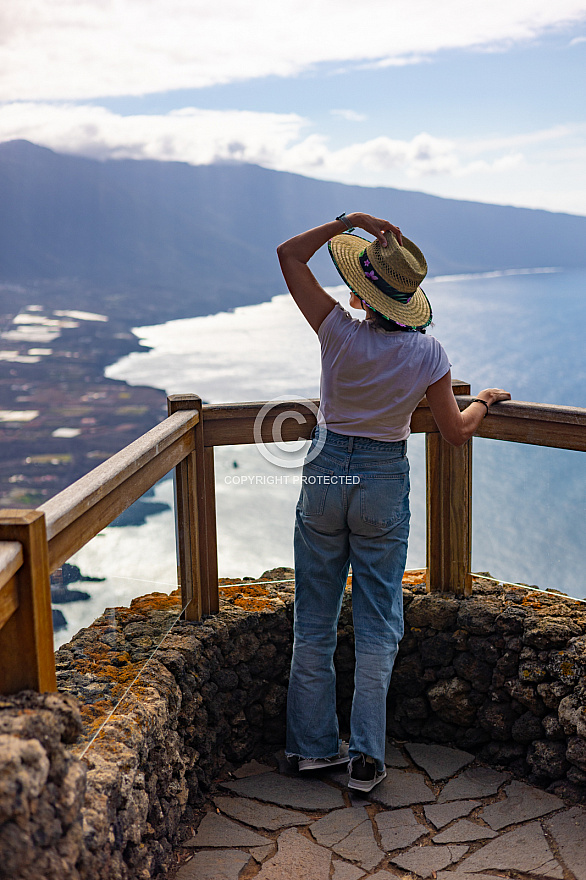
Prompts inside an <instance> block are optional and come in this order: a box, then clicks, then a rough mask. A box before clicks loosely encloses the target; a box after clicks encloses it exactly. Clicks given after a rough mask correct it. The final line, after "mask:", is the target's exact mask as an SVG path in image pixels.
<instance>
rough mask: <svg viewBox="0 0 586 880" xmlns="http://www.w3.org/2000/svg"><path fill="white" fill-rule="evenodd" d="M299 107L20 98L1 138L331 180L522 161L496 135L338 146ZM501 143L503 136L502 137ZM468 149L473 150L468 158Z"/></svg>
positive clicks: (104, 155) (6, 116)
mask: <svg viewBox="0 0 586 880" xmlns="http://www.w3.org/2000/svg"><path fill="white" fill-rule="evenodd" d="M308 127H309V123H308V122H307V120H305V119H303V118H302V117H301V116H297V115H296V114H292V113H291V114H278V113H254V112H249V111H237V110H232V111H219V110H200V109H198V108H195V107H186V108H183V109H181V110H175V111H173V112H171V113H168V114H166V115H160V116H156V115H148V116H147V115H144V116H120V115H117V114H115V113H113V112H112V111H110V110H107V109H106V108H104V107H97V106H93V105H78V104H58V105H56V104H43V103H26V102H25V103H14V104H7V105H5V106H4V107H3V109H2V114H1V115H0V140H14V139H19V138H22V139H25V140H30V141H33V142H34V143H38V144H42V145H43V146H47V147H50V148H51V149H54V150H56V151H58V152H63V153H75V154H81V155H84V156H89V157H91V158H93V159H112V158H113V159H123V158H124V159H157V160H165V161H182V162H190V163H192V164H194V165H198V164H208V163H211V162H222V161H239V162H252V163H255V164H259V165H264V166H266V167H269V168H275V169H277V170H283V171H295V172H299V173H301V174H310V175H315V176H320V177H326V178H328V179H342V180H343V179H352V178H354V179H356V180H357V181H358V182H360V181H361V180H362V182H365V181H366V180H367V179H369V175H375V176H376V175H379V176H381V175H382V176H384V175H385V174H386V173H388V172H391V171H393V170H400V171H401V172H402V173H404V174H405V175H406V176H407V177H408V178H412V179H418V178H425V177H429V176H434V175H439V174H444V175H446V174H447V175H453V176H456V177H457V176H462V175H466V174H470V173H477V172H490V171H499V170H501V169H503V168H509V167H510V166H511V164H515V163H518V162H520V161H522V156H521V154H520V153H519V152H517V153H516V154H514V155H513V154H512V153H511V145H512V139H502V147H503V148H504V149H505V151H506V152H505V154H504V155H501V156H497V157H496V158H494V159H491V160H488V159H487V158H486V156H485V155H483V156H482V158H477V157H478V156H479V154H486V153H487V152H491V151H492V152H494V150H495V149H497V148H496V147H495V146H494V144H493V143H492V142H491V141H488V142H486V145H485V147H484V148H481V145H480V142H473V143H472V144H468V143H466V142H457V141H454V140H448V139H445V138H437V137H434V136H433V135H431V134H428V133H426V132H421V133H420V134H417V135H416V136H415V137H413V138H412V139H411V140H396V139H392V138H389V137H385V136H381V137H377V138H372V139H370V140H367V141H361V142H357V143H354V144H351V145H349V146H345V147H339V148H333V147H332V146H331V145H330V143H329V141H328V139H327V138H326V137H325V136H324V135H321V134H319V133H315V132H310V133H306V129H307V128H308ZM500 143H501V142H499V144H500ZM467 154H472V155H471V158H470V159H468V158H467Z"/></svg>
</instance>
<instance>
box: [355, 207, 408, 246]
mask: <svg viewBox="0 0 586 880" xmlns="http://www.w3.org/2000/svg"><path fill="white" fill-rule="evenodd" d="M346 216H347V218H348V220H349V221H350V222H351V223H352V226H354V227H355V228H356V229H364V231H365V232H369V233H370V234H371V235H374V237H375V238H377V239H378V240H379V241H380V243H381V245H382V246H383V247H386V246H387V238H386V236H385V232H392V234H393V235H394V236H395V238H396V239H397V241H398V242H399V244H401V245H402V244H403V238H402V236H401V230H400V229H399V227H398V226H393V224H392V223H389V221H388V220H382V219H381V218H380V217H373V216H372V214H362V213H361V212H360V211H356V212H354V213H352V214H347V215H346Z"/></svg>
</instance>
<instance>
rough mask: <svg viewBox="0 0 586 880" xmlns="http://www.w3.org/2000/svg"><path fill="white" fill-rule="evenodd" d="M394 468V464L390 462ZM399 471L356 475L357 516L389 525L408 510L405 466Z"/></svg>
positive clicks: (377, 524) (376, 524)
mask: <svg viewBox="0 0 586 880" xmlns="http://www.w3.org/2000/svg"><path fill="white" fill-rule="evenodd" d="M393 464H394V465H395V469H397V470H398V468H396V464H397V463H395V462H394V463H393ZM401 470H403V471H404V472H403V473H386V474H385V473H373V472H369V473H361V474H360V517H361V519H362V520H363V521H364V522H365V523H368V524H369V525H372V526H379V528H391V527H392V526H394V525H396V523H398V522H400V521H401V520H402V519H404V518H405V516H406V515H408V513H409V465H408V463H407V461H406V460H405V467H404V468H401Z"/></svg>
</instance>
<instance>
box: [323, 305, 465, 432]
mask: <svg viewBox="0 0 586 880" xmlns="http://www.w3.org/2000/svg"><path fill="white" fill-rule="evenodd" d="M318 338H319V341H320V344H321V363H322V370H321V390H320V396H321V405H320V416H319V419H318V421H319V422H320V424H325V426H326V427H327V428H328V430H330V431H334V432H335V433H336V434H349V435H350V436H354V437H370V438H372V439H373V440H383V441H391V440H406V439H407V437H408V436H409V434H410V422H411V414H412V412H413V410H414V409H415V407H416V406H417V404H418V403H419V401H420V400H421V398H422V397H423V396H424V395H425V392H426V390H427V388H428V386H429V385H431V384H432V383H433V382H437V381H438V379H441V378H442V376H445V374H446V373H447V372H448V370H449V369H450V366H451V364H450V362H449V360H448V356H447V354H446V353H445V351H444V349H443V348H442V346H441V344H440V343H439V342H438V341H437V339H435V338H434V337H433V336H427V335H424V334H423V333H407V332H405V333H403V332H401V331H396V332H388V331H386V330H382V329H381V328H379V327H376V326H375V324H374V323H373V321H369V320H365V321H359V320H357V319H356V318H352V317H351V316H350V315H349V314H348V312H347V311H346V310H345V309H344V308H342V306H341V305H340V304H339V303H337V304H336V305H335V306H334V308H333V309H332V311H331V312H330V313H329V315H328V316H327V317H326V318H325V319H324V320H323V321H322V323H321V326H320V328H319V331H318Z"/></svg>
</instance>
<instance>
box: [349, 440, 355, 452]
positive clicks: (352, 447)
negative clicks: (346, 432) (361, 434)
mask: <svg viewBox="0 0 586 880" xmlns="http://www.w3.org/2000/svg"><path fill="white" fill-rule="evenodd" d="M353 449H354V437H349V438H348V452H352V450H353Z"/></svg>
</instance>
